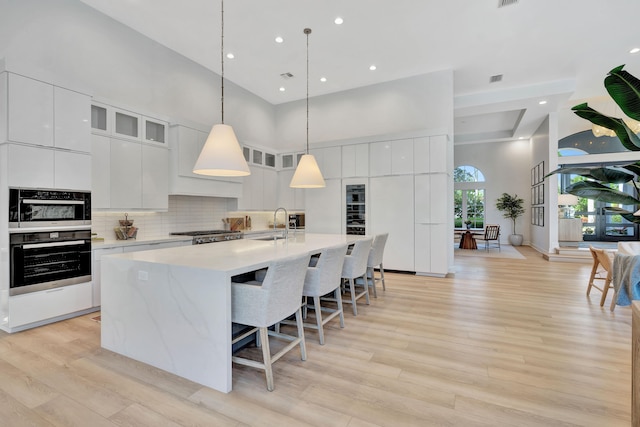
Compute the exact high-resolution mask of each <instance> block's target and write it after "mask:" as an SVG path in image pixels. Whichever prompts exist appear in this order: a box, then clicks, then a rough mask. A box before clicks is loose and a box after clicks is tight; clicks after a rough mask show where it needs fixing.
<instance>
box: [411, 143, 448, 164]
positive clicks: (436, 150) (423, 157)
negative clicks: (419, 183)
mask: <svg viewBox="0 0 640 427" xmlns="http://www.w3.org/2000/svg"><path fill="white" fill-rule="evenodd" d="M413 151H414V157H413V169H414V171H415V173H430V172H442V173H446V171H447V163H446V162H445V161H444V160H443V159H445V158H446V154H447V137H446V136H445V135H437V136H431V137H422V138H416V139H414V141H413Z"/></svg>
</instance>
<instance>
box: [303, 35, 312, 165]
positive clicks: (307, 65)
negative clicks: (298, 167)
mask: <svg viewBox="0 0 640 427" xmlns="http://www.w3.org/2000/svg"><path fill="white" fill-rule="evenodd" d="M304 33H305V34H306V35H307V154H309V34H311V28H305V29H304Z"/></svg>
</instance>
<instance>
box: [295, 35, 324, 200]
mask: <svg viewBox="0 0 640 427" xmlns="http://www.w3.org/2000/svg"><path fill="white" fill-rule="evenodd" d="M304 33H305V34H306V35H307V151H306V154H304V155H303V156H302V157H301V158H300V163H298V167H297V168H296V172H295V173H294V174H293V178H291V183H290V184H289V187H291V188H323V187H325V186H326V184H325V183H324V178H323V177H322V172H320V168H319V167H318V163H317V162H316V158H315V157H314V156H313V154H309V34H311V28H305V29H304Z"/></svg>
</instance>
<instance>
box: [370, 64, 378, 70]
mask: <svg viewBox="0 0 640 427" xmlns="http://www.w3.org/2000/svg"><path fill="white" fill-rule="evenodd" d="M376 68H378V67H376V66H375V65H370V66H369V69H370V70H371V71H375V70H376Z"/></svg>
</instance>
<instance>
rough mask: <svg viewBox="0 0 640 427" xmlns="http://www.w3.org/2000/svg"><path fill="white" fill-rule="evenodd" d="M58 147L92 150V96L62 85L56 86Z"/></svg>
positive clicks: (56, 134) (56, 141)
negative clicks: (64, 87) (61, 86)
mask: <svg viewBox="0 0 640 427" xmlns="http://www.w3.org/2000/svg"><path fill="white" fill-rule="evenodd" d="M53 94H54V106H55V109H54V111H55V132H54V143H55V146H56V147H59V148H66V149H68V150H74V151H82V152H85V153H89V152H91V143H90V138H91V137H90V135H91V98H89V96H87V95H84V94H82V93H78V92H74V91H72V90H67V89H63V88H60V87H56V88H54V92H53Z"/></svg>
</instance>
